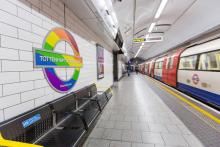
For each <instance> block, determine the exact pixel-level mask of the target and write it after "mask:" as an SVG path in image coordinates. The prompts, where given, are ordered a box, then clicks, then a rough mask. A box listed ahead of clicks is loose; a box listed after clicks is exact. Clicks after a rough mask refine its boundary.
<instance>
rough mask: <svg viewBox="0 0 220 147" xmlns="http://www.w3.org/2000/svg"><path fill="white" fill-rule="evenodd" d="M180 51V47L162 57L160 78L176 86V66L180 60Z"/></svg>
mask: <svg viewBox="0 0 220 147" xmlns="http://www.w3.org/2000/svg"><path fill="white" fill-rule="evenodd" d="M182 51H183V49H180V50H178V51H176V52H175V53H173V54H170V55H167V56H166V57H165V59H164V64H163V72H162V74H163V76H162V80H163V82H165V83H166V84H168V85H170V86H174V87H176V84H177V68H178V63H179V60H180V54H181V52H182Z"/></svg>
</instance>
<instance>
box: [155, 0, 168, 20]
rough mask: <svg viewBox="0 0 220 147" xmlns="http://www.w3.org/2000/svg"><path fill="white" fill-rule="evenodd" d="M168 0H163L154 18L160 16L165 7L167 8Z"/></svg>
mask: <svg viewBox="0 0 220 147" xmlns="http://www.w3.org/2000/svg"><path fill="white" fill-rule="evenodd" d="M167 2H168V0H162V1H161V3H160V6H159V8H158V9H157V13H156V15H155V16H154V18H156V19H157V18H159V17H160V15H161V13H162V11H163V9H164V8H165V6H166V4H167Z"/></svg>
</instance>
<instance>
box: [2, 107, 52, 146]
mask: <svg viewBox="0 0 220 147" xmlns="http://www.w3.org/2000/svg"><path fill="white" fill-rule="evenodd" d="M52 126H53V124H52V112H51V109H50V107H49V105H44V106H41V107H40V108H36V109H34V110H32V111H30V112H27V113H24V114H22V115H19V116H17V117H15V118H12V119H10V120H8V121H5V122H2V123H1V124H0V132H1V134H2V136H3V138H5V139H7V140H14V141H19V142H27V143H32V142H34V141H35V140H36V139H37V138H39V137H40V136H41V135H43V134H44V133H45V132H46V131H48V130H49V129H50V128H52Z"/></svg>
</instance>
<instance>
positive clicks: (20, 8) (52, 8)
mask: <svg viewBox="0 0 220 147" xmlns="http://www.w3.org/2000/svg"><path fill="white" fill-rule="evenodd" d="M65 12H66V16H65V17H66V23H65V24H66V27H65V28H67V30H69V31H70V32H71V34H72V35H73V36H74V38H75V40H76V42H77V45H78V48H79V52H80V55H81V57H82V58H83V63H84V65H83V68H82V69H81V71H80V76H79V79H78V81H77V84H76V86H75V87H74V88H73V89H72V90H71V91H70V92H72V91H75V90H77V89H80V88H82V87H84V86H87V85H89V84H92V83H96V84H97V85H98V86H99V87H102V86H104V87H109V86H111V85H113V64H112V62H113V59H112V58H113V55H112V53H111V52H110V50H111V49H110V48H109V47H108V46H107V45H106V44H105V43H104V42H103V41H102V39H100V38H99V37H98V36H97V35H96V34H95V33H93V32H92V31H91V30H90V29H89V28H88V27H87V26H86V25H85V24H84V23H83V22H82V21H81V20H80V19H79V18H77V17H76V16H75V15H74V14H73V13H72V11H70V10H69V9H68V8H67V7H66V8H65ZM55 27H64V4H63V3H62V2H61V1H59V0H20V1H19V0H0V122H2V121H4V120H7V119H9V118H12V117H14V116H16V115H19V114H21V113H23V112H26V111H28V110H30V109H33V108H35V107H37V106H40V105H43V104H44V103H46V102H49V101H52V100H54V99H57V98H59V97H61V96H63V95H65V94H61V93H58V92H56V91H55V90H53V89H52V88H51V87H50V86H49V84H48V82H47V80H46V79H45V76H44V74H43V71H42V69H41V68H40V69H35V68H33V50H32V47H36V48H42V43H43V40H44V38H45V36H46V34H47V33H48V32H49V31H50V30H51V29H53V28H55ZM94 42H98V43H100V44H102V45H103V46H104V48H105V50H104V64H105V65H104V66H105V71H104V78H103V79H101V80H97V61H96V44H95V43H94ZM57 48H58V50H59V49H61V50H62V48H68V47H67V44H65V43H60V44H59V47H57ZM57 72H59V74H64V75H68V74H72V73H71V72H69V70H64V69H59V70H57Z"/></svg>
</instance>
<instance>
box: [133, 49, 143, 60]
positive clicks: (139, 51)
mask: <svg viewBox="0 0 220 147" xmlns="http://www.w3.org/2000/svg"><path fill="white" fill-rule="evenodd" d="M141 49H142V48H139V50H138V51H137V53H136V55H135V56H134V57H135V58H136V57H137V55H138V54H139V52H140V51H141Z"/></svg>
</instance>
